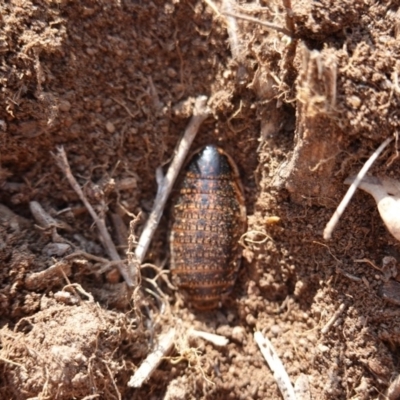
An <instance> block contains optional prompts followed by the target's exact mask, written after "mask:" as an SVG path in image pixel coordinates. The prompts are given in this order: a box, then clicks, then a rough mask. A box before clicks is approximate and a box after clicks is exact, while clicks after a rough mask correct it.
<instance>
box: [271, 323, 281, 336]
mask: <svg viewBox="0 0 400 400" xmlns="http://www.w3.org/2000/svg"><path fill="white" fill-rule="evenodd" d="M269 331H270V332H271V335H272V336H275V337H278V336H279V335H280V334H281V333H282V329H281V327H280V326H279V325H272V326H271V329H270V330H269Z"/></svg>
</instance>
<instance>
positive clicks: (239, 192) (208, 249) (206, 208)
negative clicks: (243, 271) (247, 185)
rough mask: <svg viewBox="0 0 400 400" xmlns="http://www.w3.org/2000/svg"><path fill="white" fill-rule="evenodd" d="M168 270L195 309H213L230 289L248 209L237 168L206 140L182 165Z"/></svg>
mask: <svg viewBox="0 0 400 400" xmlns="http://www.w3.org/2000/svg"><path fill="white" fill-rule="evenodd" d="M172 219H173V222H172V228H171V236H170V246H171V272H172V276H173V281H174V283H175V284H176V285H177V286H178V288H179V289H180V290H181V291H182V292H183V293H184V295H185V297H186V298H187V300H188V301H189V302H190V303H191V304H192V305H193V307H195V308H197V309H203V310H207V309H212V308H216V307H218V306H219V305H220V303H221V300H222V298H223V297H224V296H226V295H227V294H228V293H229V292H230V291H231V290H232V288H233V285H234V283H235V280H236V277H237V273H238V270H239V266H240V260H241V249H240V246H239V243H238V241H239V239H240V237H241V236H242V234H243V233H244V232H245V229H246V208H245V203H244V196H243V189H242V185H241V183H240V177H239V173H238V169H237V167H236V165H235V163H234V162H233V160H232V159H231V157H229V156H228V155H227V154H226V153H225V152H224V151H223V150H221V149H219V148H217V147H215V146H213V145H208V146H206V147H204V148H203V149H201V150H200V151H199V152H197V153H195V155H194V156H193V158H192V160H191V161H190V163H189V164H188V166H187V168H186V169H185V173H184V176H183V179H182V180H181V183H180V185H179V188H178V195H177V201H176V203H175V204H174V206H173V211H172Z"/></svg>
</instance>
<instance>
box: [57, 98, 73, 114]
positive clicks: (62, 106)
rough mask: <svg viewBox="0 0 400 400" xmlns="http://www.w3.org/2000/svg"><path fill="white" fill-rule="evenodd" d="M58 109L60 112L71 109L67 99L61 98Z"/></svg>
mask: <svg viewBox="0 0 400 400" xmlns="http://www.w3.org/2000/svg"><path fill="white" fill-rule="evenodd" d="M58 109H59V110H60V111H62V112H68V111H69V110H70V109H71V103H70V102H69V101H68V100H61V101H60V104H59V105H58Z"/></svg>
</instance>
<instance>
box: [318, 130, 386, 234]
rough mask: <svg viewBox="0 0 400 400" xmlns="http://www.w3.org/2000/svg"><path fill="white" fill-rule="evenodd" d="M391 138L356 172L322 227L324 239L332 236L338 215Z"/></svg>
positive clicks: (341, 212)
mask: <svg viewBox="0 0 400 400" xmlns="http://www.w3.org/2000/svg"><path fill="white" fill-rule="evenodd" d="M392 140H393V138H392V137H389V138H387V139H386V140H385V141H384V142H383V143H382V144H381V145H380V146H379V147H378V148H377V149H376V150H375V151H374V153H373V154H372V155H371V157H370V158H369V159H368V160H367V161H366V163H365V164H364V166H363V167H362V168H361V170H360V172H359V173H358V174H357V176H356V178H355V179H354V181H353V183H352V184H351V185H350V187H349V190H348V191H347V193H346V194H345V196H344V197H343V200H342V201H341V202H340V204H339V205H338V207H337V209H336V211H335V212H334V214H333V215H332V218H331V219H330V221H329V222H328V223H327V224H326V227H325V229H324V239H325V240H329V239H330V238H331V237H332V232H333V230H334V229H335V227H336V225H337V223H338V222H339V219H340V217H341V216H342V214H343V212H344V210H345V209H346V207H347V205H348V204H349V202H350V200H351V198H352V197H353V195H354V193H355V191H356V189H357V187H358V185H359V184H360V182H361V181H362V179H363V178H364V176H365V174H366V173H367V172H368V170H369V169H370V168H371V166H372V164H373V163H374V162H375V160H376V159H377V158H378V157H379V155H380V154H381V153H382V151H383V150H384V149H385V148H386V146H387V145H388V144H389V143H390V142H391V141H392Z"/></svg>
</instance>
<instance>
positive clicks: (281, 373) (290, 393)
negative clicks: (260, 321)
mask: <svg viewBox="0 0 400 400" xmlns="http://www.w3.org/2000/svg"><path fill="white" fill-rule="evenodd" d="M254 340H255V341H256V343H257V344H258V347H259V348H260V350H261V353H262V355H263V356H264V358H265V361H266V362H267V364H268V366H269V367H270V368H271V371H272V372H273V374H274V378H275V381H276V383H277V385H278V387H279V390H280V391H281V393H282V397H283V398H284V400H296V395H295V393H294V389H293V386H292V383H291V382H290V379H289V375H288V374H287V372H286V370H285V367H284V366H283V364H282V361H281V360H280V358H279V356H278V354H277V353H276V351H275V349H274V347H273V346H272V343H271V342H270V341H269V340H268V339H267V338H266V337H264V335H263V334H262V333H261V332H254Z"/></svg>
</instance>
